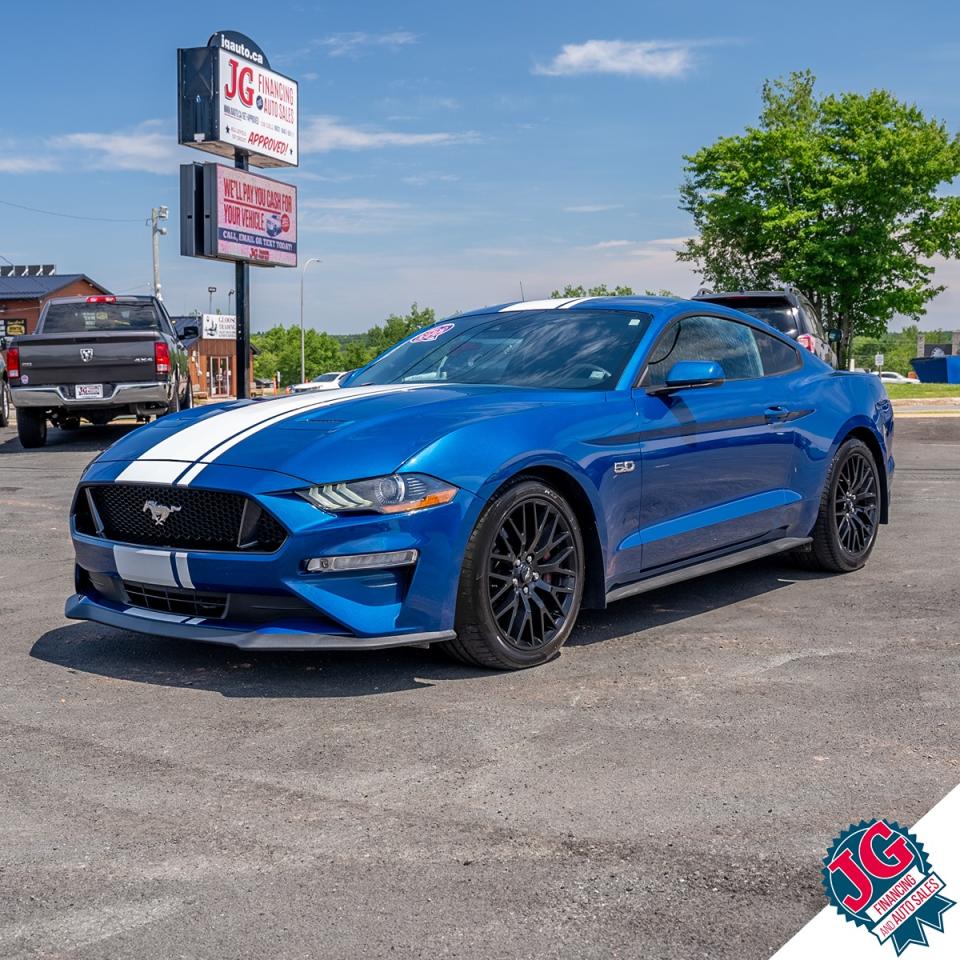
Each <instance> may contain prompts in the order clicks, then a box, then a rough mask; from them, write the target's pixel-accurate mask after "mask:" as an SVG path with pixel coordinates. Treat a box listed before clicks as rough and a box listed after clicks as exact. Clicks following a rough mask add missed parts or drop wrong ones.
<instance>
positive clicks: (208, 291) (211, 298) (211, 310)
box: [207, 287, 217, 313]
mask: <svg viewBox="0 0 960 960" xmlns="http://www.w3.org/2000/svg"><path fill="white" fill-rule="evenodd" d="M216 292H217V288H216V287H207V293H209V294H210V306H209V307H208V308H207V313H213V295H214V294H215V293H216Z"/></svg>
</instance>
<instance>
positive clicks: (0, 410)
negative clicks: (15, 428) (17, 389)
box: [0, 380, 10, 427]
mask: <svg viewBox="0 0 960 960" xmlns="http://www.w3.org/2000/svg"><path fill="white" fill-rule="evenodd" d="M9 426H10V387H9V386H7V381H6V380H0V427H9Z"/></svg>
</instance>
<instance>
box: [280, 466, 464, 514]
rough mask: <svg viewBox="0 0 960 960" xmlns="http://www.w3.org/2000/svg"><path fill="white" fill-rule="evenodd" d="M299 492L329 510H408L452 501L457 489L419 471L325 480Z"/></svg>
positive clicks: (339, 511) (379, 511)
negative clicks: (336, 481)
mask: <svg viewBox="0 0 960 960" xmlns="http://www.w3.org/2000/svg"><path fill="white" fill-rule="evenodd" d="M297 493H298V494H299V495H300V496H301V497H303V498H304V500H309V501H310V503H312V504H313V505H314V506H315V507H319V508H320V509H321V510H326V511H327V512H328V513H355V512H363V513H368V512H373V513H406V512H407V511H408V510H423V509H425V508H426V507H435V506H437V505H438V504H441V503H449V502H450V501H451V500H452V499H453V498H454V497H455V496H456V494H457V488H456V487H455V486H453V485H452V484H449V483H444V482H443V481H442V480H436V479H435V478H434V477H426V476H423V475H422V474H419V473H404V474H393V475H392V476H389V477H373V478H372V479H370V480H350V481H347V482H345V483H324V484H321V485H320V486H318V487H310V488H309V489H308V490H298V491H297Z"/></svg>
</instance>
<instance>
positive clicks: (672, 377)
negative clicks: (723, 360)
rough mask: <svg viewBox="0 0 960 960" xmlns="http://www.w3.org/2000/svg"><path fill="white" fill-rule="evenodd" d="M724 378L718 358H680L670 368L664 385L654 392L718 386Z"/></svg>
mask: <svg viewBox="0 0 960 960" xmlns="http://www.w3.org/2000/svg"><path fill="white" fill-rule="evenodd" d="M724 379H725V375H724V372H723V367H721V366H720V364H719V363H717V361H716V360H679V361H677V362H676V363H675V364H674V365H673V366H672V367H671V368H670V372H669V373H668V374H667V379H666V382H665V383H664V384H663V386H662V387H658V388H656V389H655V390H654V391H653V392H654V393H663V392H665V391H668V390H681V389H683V388H684V387H716V386H719V385H720V384H721V383H723V381H724Z"/></svg>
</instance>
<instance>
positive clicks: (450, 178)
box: [403, 173, 460, 187]
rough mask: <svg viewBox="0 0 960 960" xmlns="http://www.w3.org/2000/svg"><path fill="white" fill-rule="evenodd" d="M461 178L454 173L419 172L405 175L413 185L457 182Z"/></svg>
mask: <svg viewBox="0 0 960 960" xmlns="http://www.w3.org/2000/svg"><path fill="white" fill-rule="evenodd" d="M459 179H460V178H459V177H458V176H456V174H453V173H418V174H413V175H411V176H409V177H403V182H404V183H406V184H409V185H410V186H411V187H425V186H427V185H428V184H431V183H456V182H457V181H458V180H459Z"/></svg>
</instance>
